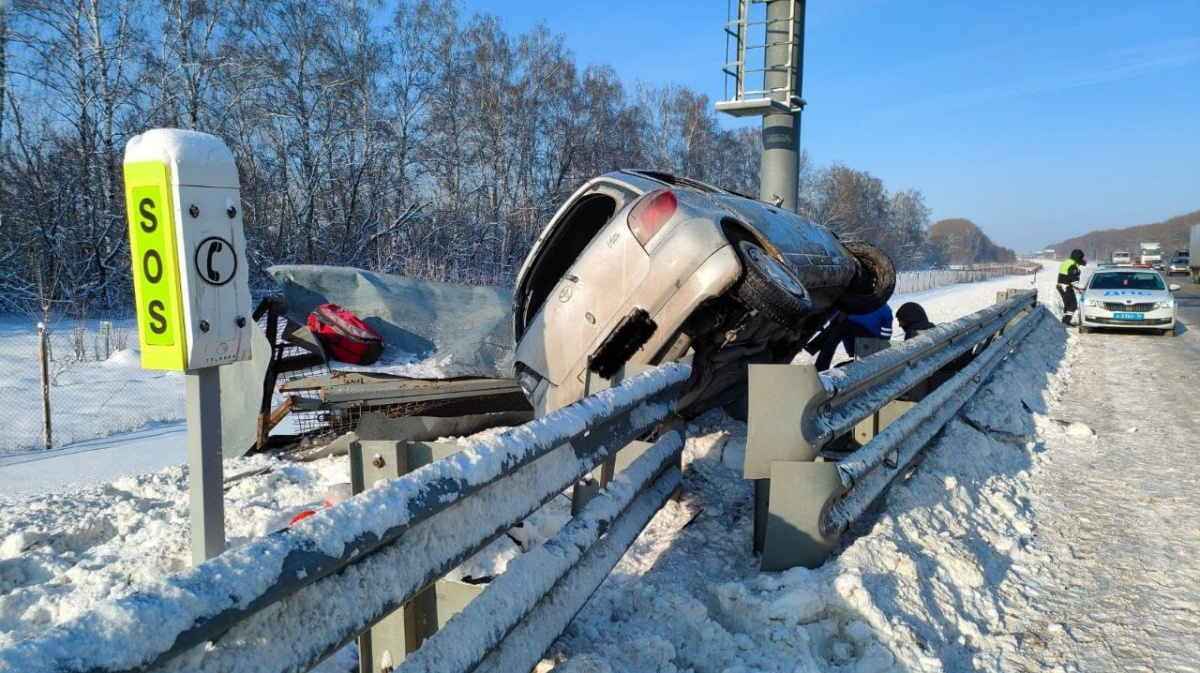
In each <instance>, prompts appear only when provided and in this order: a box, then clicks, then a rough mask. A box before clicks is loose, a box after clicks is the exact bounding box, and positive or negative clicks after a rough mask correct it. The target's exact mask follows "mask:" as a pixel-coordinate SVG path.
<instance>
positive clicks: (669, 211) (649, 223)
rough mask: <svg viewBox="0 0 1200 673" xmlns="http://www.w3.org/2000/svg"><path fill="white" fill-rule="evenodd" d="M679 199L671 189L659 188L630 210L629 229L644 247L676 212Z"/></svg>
mask: <svg viewBox="0 0 1200 673" xmlns="http://www.w3.org/2000/svg"><path fill="white" fill-rule="evenodd" d="M678 207H679V199H677V198H675V192H672V191H671V190H669V189H657V190H655V191H653V192H650V193H649V194H647V195H645V196H643V197H642V200H641V201H639V202H638V204H637V205H636V206H634V207H633V210H631V211H629V231H630V232H631V233H632V234H633V237H634V238H636V239H637V242H638V243H640V244H641V245H642V247H643V248H645V247H646V244H647V243H649V242H650V239H652V238H654V235H655V234H657V233H658V230H659V229H662V226H663V225H664V224H666V222H667V220H669V219H671V216H672V215H674V214H675V211H676V210H677V209H678Z"/></svg>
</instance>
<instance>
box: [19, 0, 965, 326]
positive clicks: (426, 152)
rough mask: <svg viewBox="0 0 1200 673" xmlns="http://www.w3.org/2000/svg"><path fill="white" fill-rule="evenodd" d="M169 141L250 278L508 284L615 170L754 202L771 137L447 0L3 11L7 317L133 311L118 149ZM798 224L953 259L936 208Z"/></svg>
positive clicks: (913, 198) (857, 184)
mask: <svg viewBox="0 0 1200 673" xmlns="http://www.w3.org/2000/svg"><path fill="white" fill-rule="evenodd" d="M155 127H175V128H183V129H194V130H199V131H204V132H206V133H211V134H214V135H216V136H219V137H221V138H222V139H223V140H224V141H225V142H226V143H228V144H229V146H230V148H231V149H232V150H233V153H234V155H235V157H236V158H237V162H238V169H239V173H240V177H241V184H242V199H243V215H244V221H245V228H246V237H247V242H248V251H247V254H248V258H249V263H250V267H251V273H252V276H251V284H252V287H253V288H255V289H256V290H257V291H258V292H264V291H268V290H269V289H270V281H269V280H268V278H267V277H266V275H265V273H264V270H265V269H266V268H267V267H268V266H270V265H272V264H280V263H296V264H338V265H350V266H357V267H361V268H366V269H370V270H375V271H380V272H388V273H401V274H406V275H410V276H418V277H425V278H432V279H437V280H446V281H454V282H466V283H476V284H479V283H489V284H509V283H511V281H512V279H513V276H514V275H515V273H516V270H517V269H518V268H519V266H520V264H521V261H522V260H523V258H524V255H525V253H526V251H527V250H528V249H529V246H530V245H531V243H532V242H533V240H534V239H535V238H536V236H537V235H538V233H539V231H540V230H541V227H542V226H543V225H544V224H545V222H546V221H547V220H548V219H549V218H550V217H551V216H552V215H553V213H554V211H555V210H556V209H557V207H558V206H559V204H561V202H562V201H563V200H564V198H565V197H566V196H567V195H569V194H570V192H571V191H572V190H574V189H575V188H577V187H578V186H579V185H581V184H582V183H583V182H584V181H586V180H587V179H589V178H591V177H593V176H596V175H598V174H600V173H603V172H606V171H609V170H613V169H616V168H620V167H645V168H653V169H657V170H665V171H669V172H675V173H678V174H681V175H686V176H689V177H692V178H696V179H699V180H702V181H706V182H710V183H712V184H716V185H719V186H721V187H724V188H727V189H731V190H734V191H738V192H741V193H744V194H757V191H758V190H757V184H758V178H757V175H758V165H759V159H758V155H759V147H760V139H759V134H758V132H757V130H750V129H723V128H721V126H720V125H719V124H718V121H717V118H716V114H715V113H714V111H713V106H712V101H710V100H709V99H708V98H707V97H706V96H704V95H702V94H699V93H697V92H695V91H693V90H691V89H688V88H686V87H681V86H677V85H673V84H648V83H638V84H636V85H633V86H627V85H626V84H625V83H623V82H621V81H620V80H619V78H618V77H617V75H616V73H615V71H614V70H613V69H612V68H611V67H609V66H606V65H595V64H589V65H581V64H579V63H578V62H577V61H576V59H575V57H574V56H573V54H572V53H571V51H570V50H569V49H568V47H567V45H566V44H565V43H564V40H563V37H562V36H561V35H557V34H555V33H553V32H551V31H550V30H549V29H547V28H546V27H545V26H544V25H539V26H538V27H536V28H534V29H532V30H531V31H529V32H525V33H521V34H510V33H509V32H507V31H506V30H505V29H504V27H503V26H502V24H501V21H500V19H499V18H498V17H496V16H493V15H490V14H484V13H475V14H471V15H469V16H468V15H465V14H464V13H463V12H462V11H461V10H460V9H459V7H458V6H457V5H456V4H455V3H454V2H453V1H452V0H400V1H399V2H397V3H383V2H380V1H379V0H346V1H344V2H330V3H322V2H311V1H310V0H154V1H149V0H13V1H12V2H11V3H10V4H7V5H3V4H0V311H18V310H23V309H25V308H27V306H28V305H29V304H30V303H31V302H36V301H37V300H38V299H39V298H41V299H45V298H49V299H51V300H53V302H55V303H56V304H57V305H59V306H61V307H62V308H63V310H67V311H71V312H74V313H75V314H76V315H83V314H87V313H92V314H95V313H97V312H110V313H111V312H118V313H119V312H122V311H127V310H128V307H129V306H131V304H132V302H131V293H132V284H131V281H130V274H129V258H128V256H129V253H128V241H127V233H126V224H125V206H124V194H123V186H122V176H121V168H122V155H123V152H124V147H125V144H126V143H127V142H128V140H129V139H130V138H132V137H133V136H134V135H136V134H138V133H140V132H142V131H144V130H146V129H149V128H155ZM801 204H802V205H801V211H802V213H803V214H804V215H806V216H808V217H810V218H811V219H813V220H815V221H816V222H818V223H820V224H824V225H827V226H830V227H832V228H833V229H834V230H836V231H838V232H840V233H842V234H844V235H847V236H851V237H857V238H862V239H865V240H870V241H873V242H876V243H878V244H880V245H882V246H883V247H884V248H885V249H886V250H887V251H888V252H889V253H891V254H892V256H893V258H894V259H895V260H896V261H897V263H898V265H899V266H900V267H901V268H916V267H930V266H936V265H939V264H943V263H945V262H946V256H945V254H944V251H943V250H942V249H941V248H939V246H937V245H935V244H933V243H931V241H930V240H929V238H928V236H927V226H928V223H929V208H928V207H927V206H926V204H925V202H924V199H923V198H922V196H921V194H920V192H918V191H916V190H903V191H897V192H895V193H889V192H888V190H886V189H885V188H884V185H883V183H882V181H881V180H879V179H878V178H875V177H874V176H871V175H870V174H869V173H866V172H864V171H861V170H855V169H852V168H849V167H846V166H841V165H834V166H831V167H827V168H823V169H816V168H812V167H809V166H808V165H807V162H805V168H804V170H803V171H802V177H801Z"/></svg>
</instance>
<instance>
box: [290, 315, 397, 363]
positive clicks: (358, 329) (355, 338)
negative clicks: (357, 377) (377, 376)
mask: <svg viewBox="0 0 1200 673" xmlns="http://www.w3.org/2000/svg"><path fill="white" fill-rule="evenodd" d="M308 329H310V330H312V333H313V334H315V335H317V338H319V339H320V340H321V342H322V343H324V344H325V347H326V348H328V349H329V354H330V355H332V356H333V357H334V358H335V359H337V360H341V361H342V362H347V363H349V364H352V365H369V364H371V363H373V362H375V361H376V360H378V359H379V354H380V353H382V352H383V337H381V336H379V333H378V332H376V331H375V330H373V329H371V328H370V326H368V325H367V323H365V322H363V321H362V319H361V318H359V317H358V316H356V315H354V314H353V313H351V312H349V311H347V310H346V309H344V308H342V307H341V306H338V305H337V304H321V305H320V306H318V307H316V308H314V309H313V312H312V313H310V314H309V315H308Z"/></svg>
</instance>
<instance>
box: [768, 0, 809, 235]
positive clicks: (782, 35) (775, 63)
mask: <svg viewBox="0 0 1200 673" xmlns="http://www.w3.org/2000/svg"><path fill="white" fill-rule="evenodd" d="M793 3H794V5H795V16H794V20H795V22H796V23H795V26H794V27H793V26H791V25H789V24H790V23H791V22H792V20H793V14H792V8H793ZM766 28H767V40H766V41H767V48H766V54H765V57H764V58H765V62H764V64H763V65H764V67H765V68H766V72H765V73H764V75H763V84H764V87H763V88H765V89H768V90H771V89H782V90H784V92H777V93H773V94H771V97H772V98H774V99H775V100H777V101H779V102H781V103H784V104H785V105H789V106H790V105H792V101H790V100H787V99H786V98H787V93H785V92H786V91H787V90H790V91H791V93H792V96H794V97H796V98H799V97H800V88H801V83H802V81H803V71H804V67H803V66H804V0H767V26H766ZM793 29H794V30H795V33H794V36H795V37H794V40H792V41H790V42H789V39H788V38H789V36H791V35H792V32H791V31H792V30H793ZM789 52H790V53H789ZM789 63H790V64H791V67H790V68H789V67H788V65H789ZM791 78H794V79H793V80H792V81H791V82H790V84H791V86H788V84H789V81H788V80H789V79H791ZM762 144H763V147H762V164H761V167H760V169H759V178H758V179H759V198H760V199H761V200H763V201H766V202H767V203H773V204H777V205H778V206H779V207H780V208H785V209H787V210H790V211H792V212H793V213H794V212H796V201H797V195H798V192H799V186H798V180H799V174H800V112H798V111H797V112H786V113H780V114H769V115H765V116H764V117H763V125H762Z"/></svg>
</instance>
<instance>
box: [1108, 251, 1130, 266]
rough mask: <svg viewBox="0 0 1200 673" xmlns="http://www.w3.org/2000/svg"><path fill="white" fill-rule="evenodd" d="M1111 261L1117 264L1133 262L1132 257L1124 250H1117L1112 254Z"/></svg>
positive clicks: (1126, 264)
mask: <svg viewBox="0 0 1200 673" xmlns="http://www.w3.org/2000/svg"><path fill="white" fill-rule="evenodd" d="M1112 261H1113V264H1116V265H1117V266H1130V265H1132V264H1133V257H1131V256H1130V255H1129V253H1128V252H1126V251H1125V250H1117V251H1116V252H1114V253H1113V254H1112Z"/></svg>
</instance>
